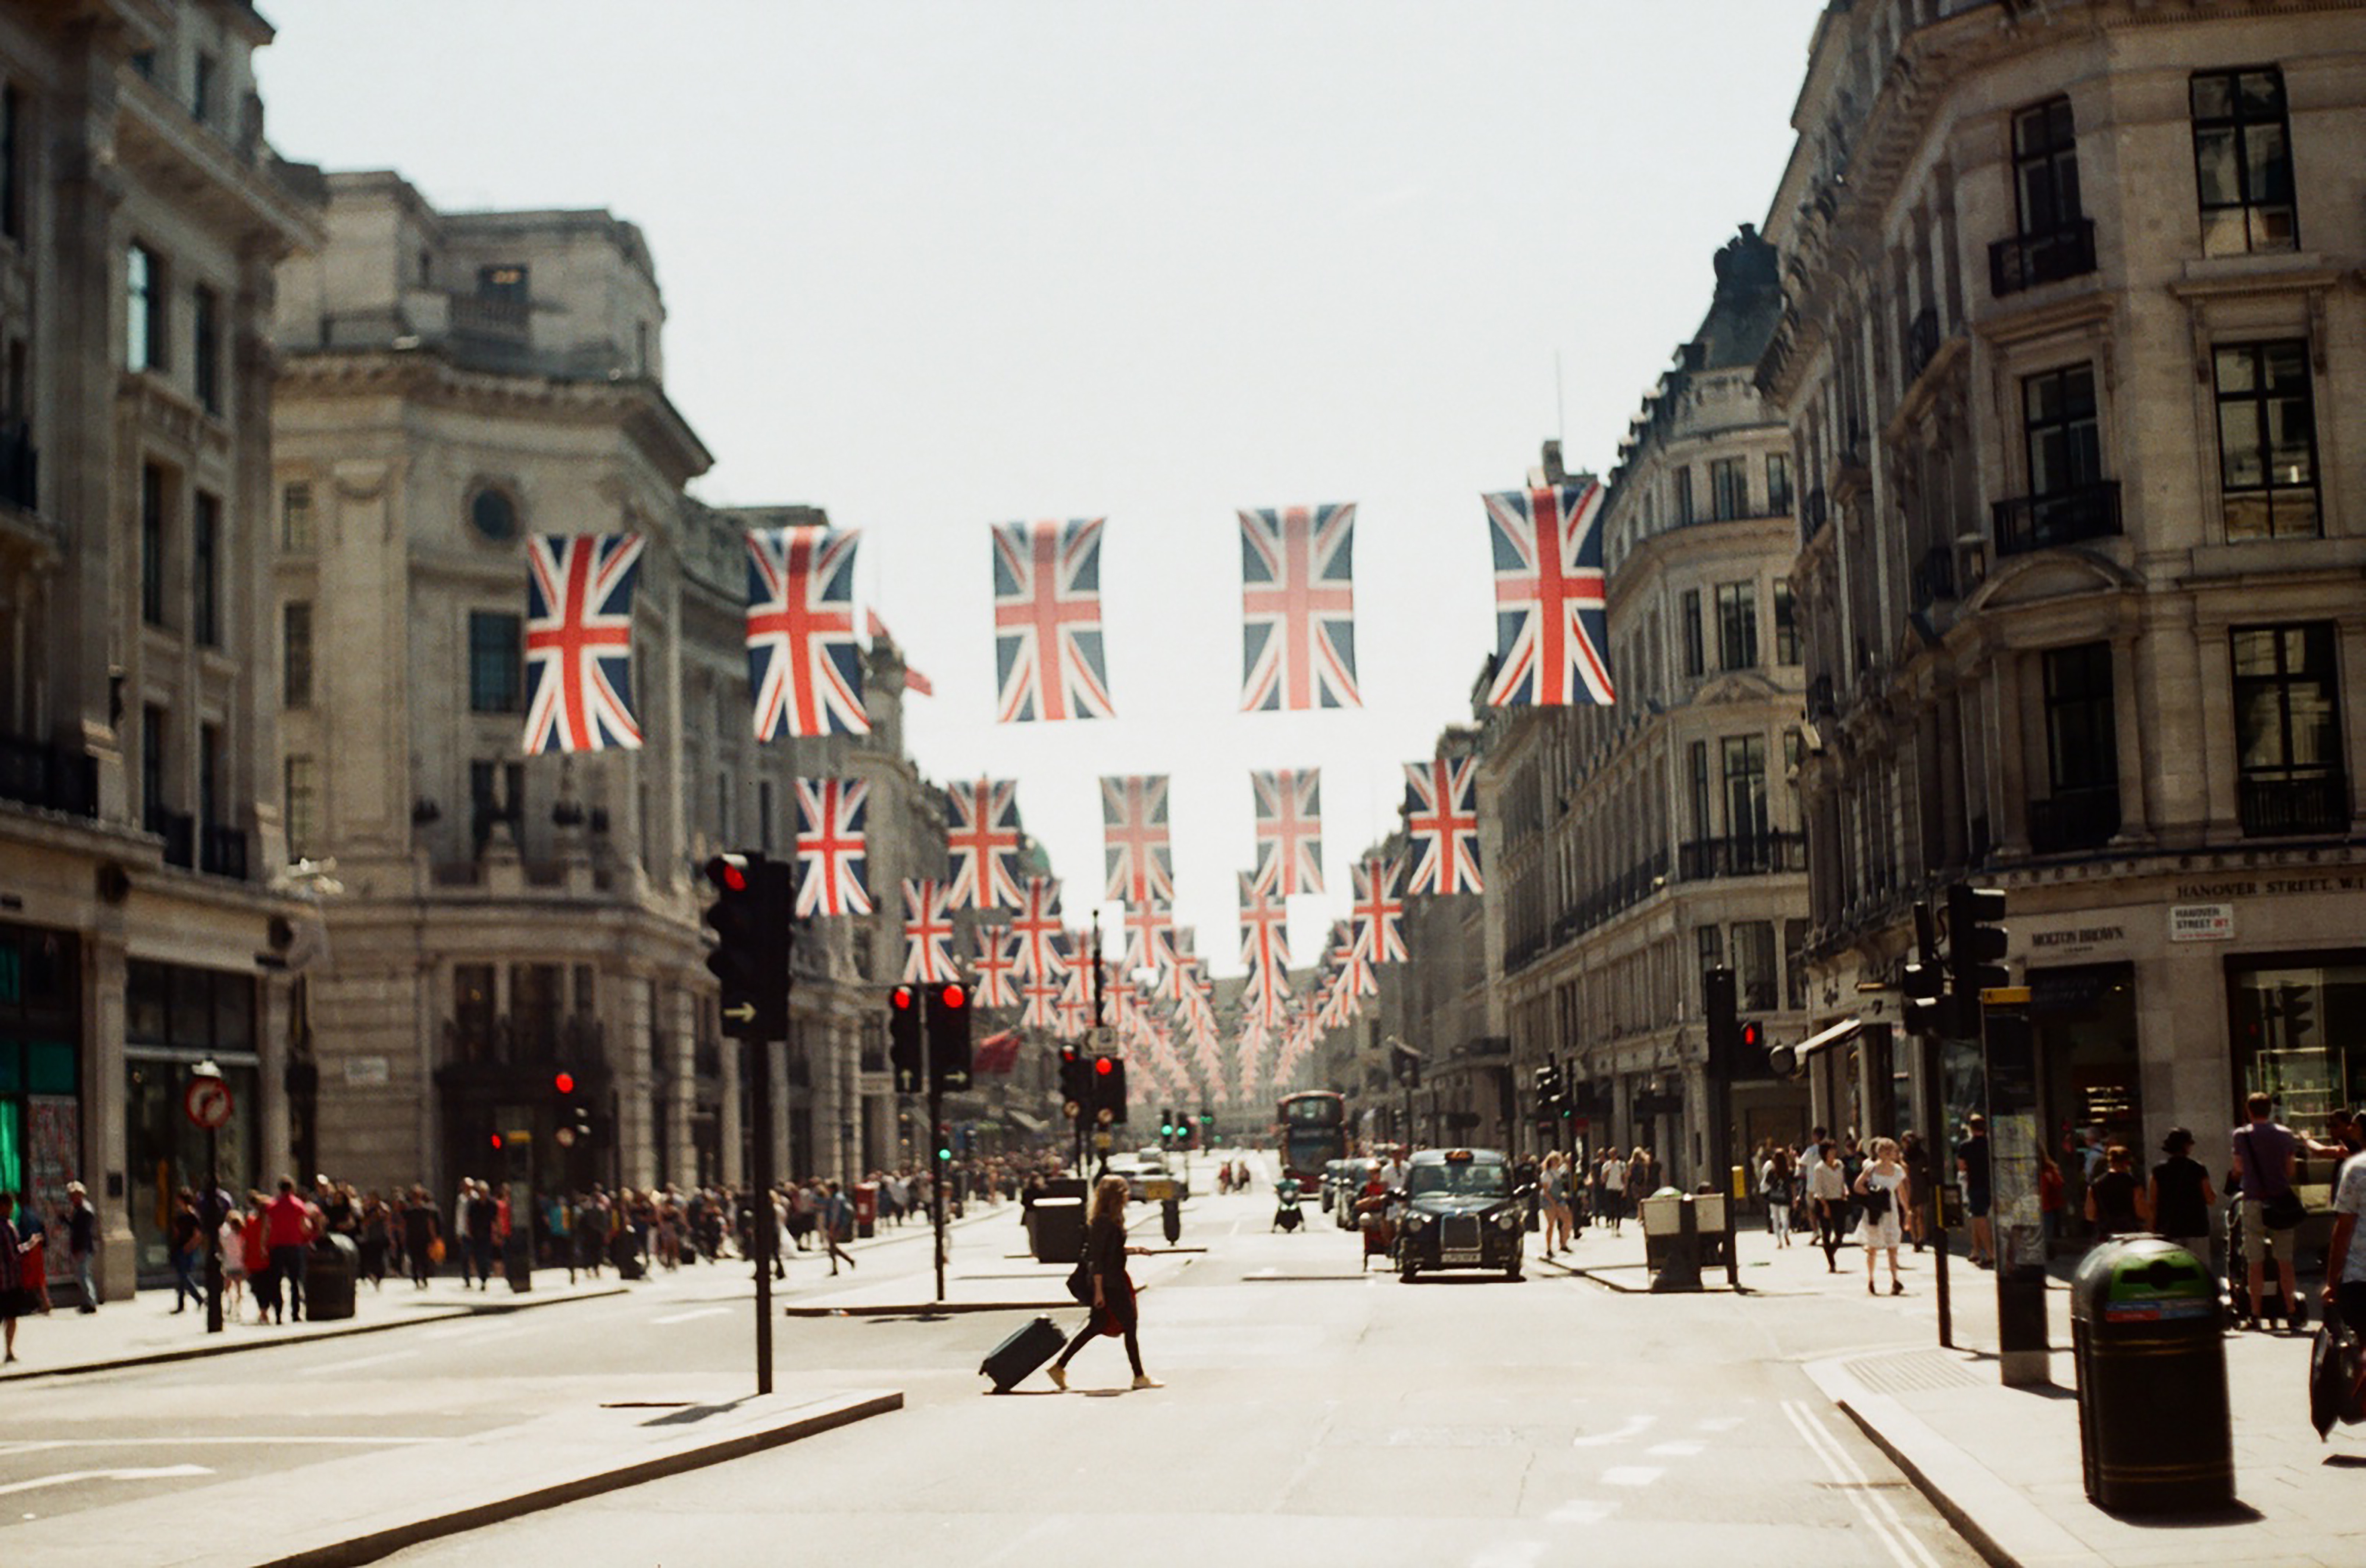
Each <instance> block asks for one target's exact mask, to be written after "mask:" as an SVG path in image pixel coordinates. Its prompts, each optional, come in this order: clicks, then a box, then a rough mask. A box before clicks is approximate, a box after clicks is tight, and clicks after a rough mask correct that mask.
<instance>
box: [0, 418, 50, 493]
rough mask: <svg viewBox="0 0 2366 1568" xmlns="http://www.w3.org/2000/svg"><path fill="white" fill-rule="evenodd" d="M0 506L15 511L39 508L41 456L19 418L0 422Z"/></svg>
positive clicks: (28, 429)
mask: <svg viewBox="0 0 2366 1568" xmlns="http://www.w3.org/2000/svg"><path fill="white" fill-rule="evenodd" d="M0 503H6V504H7V505H9V506H13V507H15V508H16V509H17V511H19V512H39V510H40V509H41V454H40V452H39V449H38V448H37V447H35V446H34V445H33V427H32V425H31V424H29V423H27V422H26V421H24V420H21V419H16V420H7V421H5V422H0Z"/></svg>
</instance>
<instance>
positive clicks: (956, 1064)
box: [929, 980, 970, 1093]
mask: <svg viewBox="0 0 2366 1568" xmlns="http://www.w3.org/2000/svg"><path fill="white" fill-rule="evenodd" d="M969 1002H970V997H969V987H967V986H964V985H963V984H962V983H961V982H960V981H959V980H947V981H944V982H942V983H941V984H939V985H934V986H930V987H929V1070H930V1071H931V1072H933V1073H934V1074H935V1075H936V1079H937V1083H936V1088H937V1091H938V1092H939V1093H942V1092H943V1091H945V1090H946V1089H967V1088H968V1087H969V1065H970V1064H969V1013H970V1007H969Z"/></svg>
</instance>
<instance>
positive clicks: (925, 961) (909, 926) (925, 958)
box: [903, 881, 961, 986]
mask: <svg viewBox="0 0 2366 1568" xmlns="http://www.w3.org/2000/svg"><path fill="white" fill-rule="evenodd" d="M903 978H904V979H906V980H907V981H909V982H911V983H912V984H914V985H920V986H933V985H937V984H939V983H940V982H942V981H947V980H958V979H960V978H961V968H960V966H959V965H957V964H954V963H953V918H952V914H951V913H950V912H949V911H948V910H947V909H946V908H945V885H944V884H943V883H941V882H937V881H927V882H912V881H907V882H906V883H905V884H904V975H903Z"/></svg>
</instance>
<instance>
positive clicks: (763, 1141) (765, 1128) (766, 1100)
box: [746, 1040, 781, 1394]
mask: <svg viewBox="0 0 2366 1568" xmlns="http://www.w3.org/2000/svg"><path fill="white" fill-rule="evenodd" d="M746 1046H747V1050H748V1094H749V1098H750V1099H751V1100H754V1101H755V1102H756V1104H755V1112H756V1116H755V1121H756V1159H755V1169H754V1170H753V1171H752V1172H751V1173H750V1175H749V1188H750V1191H749V1202H750V1205H751V1209H752V1212H751V1213H749V1216H748V1235H749V1239H750V1240H751V1241H753V1242H754V1243H755V1246H754V1247H752V1248H750V1250H751V1251H753V1252H754V1253H755V1255H756V1392H757V1393H760V1394H765V1393H772V1260H773V1258H774V1257H775V1256H776V1254H777V1253H778V1251H779V1248H780V1245H781V1226H780V1222H779V1221H778V1220H777V1219H775V1218H774V1217H773V1213H772V1183H773V1180H774V1175H773V1170H772V1041H770V1040H749V1041H748V1042H746Z"/></svg>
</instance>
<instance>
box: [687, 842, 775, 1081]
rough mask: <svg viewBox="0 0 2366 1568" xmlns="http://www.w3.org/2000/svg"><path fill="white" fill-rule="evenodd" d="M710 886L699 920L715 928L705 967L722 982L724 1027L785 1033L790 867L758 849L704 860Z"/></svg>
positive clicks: (747, 1033)
mask: <svg viewBox="0 0 2366 1568" xmlns="http://www.w3.org/2000/svg"><path fill="white" fill-rule="evenodd" d="M706 880H707V882H708V883H709V884H710V885H712V886H713V887H714V889H715V902H714V903H713V904H712V905H711V906H709V907H708V908H707V910H706V914H705V917H704V919H705V923H706V925H707V926H708V927H709V928H710V929H712V930H713V931H714V932H715V949H714V951H713V952H711V953H708V954H707V955H706V967H707V968H708V970H710V971H711V972H712V973H713V974H714V976H715V979H717V980H718V981H720V982H722V986H723V998H722V1013H723V1032H724V1034H725V1035H726V1036H727V1037H728V1038H730V1039H733V1040H785V1039H787V1038H788V1037H789V922H790V919H791V917H792V915H793V914H794V905H795V902H796V872H795V870H794V868H793V867H792V866H791V865H790V864H789V863H788V862H786V861H773V860H767V859H765V858H764V857H763V856H762V855H760V854H756V853H752V852H750V853H745V854H727V855H716V856H715V857H714V858H713V859H712V860H709V861H708V862H707V863H706Z"/></svg>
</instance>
